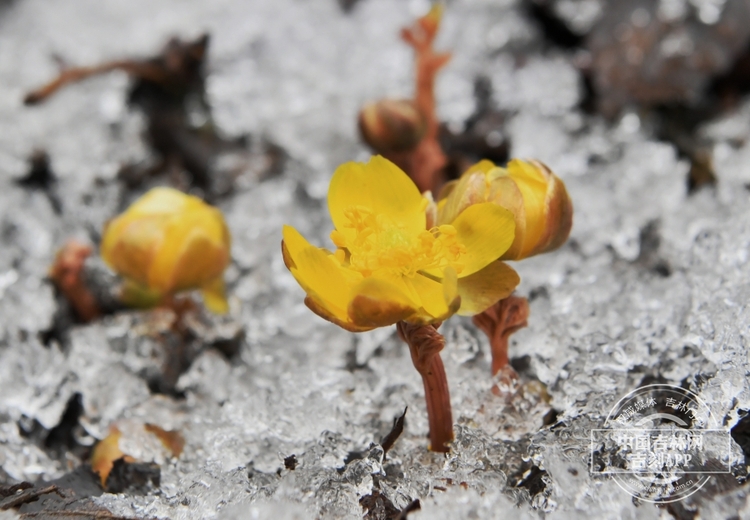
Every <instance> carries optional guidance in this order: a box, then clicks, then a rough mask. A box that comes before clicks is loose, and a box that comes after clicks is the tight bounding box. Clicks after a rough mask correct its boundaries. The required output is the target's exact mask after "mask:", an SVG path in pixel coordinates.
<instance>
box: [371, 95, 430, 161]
mask: <svg viewBox="0 0 750 520" xmlns="http://www.w3.org/2000/svg"><path fill="white" fill-rule="evenodd" d="M426 130H427V124H426V121H425V118H424V116H423V115H422V113H421V112H420V111H419V109H417V106H416V105H415V104H414V102H413V101H410V100H408V99H382V100H380V101H376V102H374V103H369V104H367V105H365V106H364V108H362V110H361V111H360V112H359V131H360V133H361V134H362V139H364V141H365V142H366V143H367V144H369V145H370V146H371V147H372V148H373V150H375V151H376V152H378V153H383V154H387V153H392V152H403V151H405V150H411V149H412V148H414V147H415V146H416V145H417V144H418V143H419V141H421V140H422V137H424V134H425V131H426Z"/></svg>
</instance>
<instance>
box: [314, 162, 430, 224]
mask: <svg viewBox="0 0 750 520" xmlns="http://www.w3.org/2000/svg"><path fill="white" fill-rule="evenodd" d="M423 200H424V199H423V198H422V195H421V194H420V193H419V190H418V189H417V186H416V185H415V184H414V182H413V181H412V180H411V179H410V178H409V177H408V176H407V175H406V174H405V173H404V172H403V171H401V169H400V168H399V167H398V166H396V165H395V164H393V163H392V162H391V161H389V160H388V159H385V158H384V157H381V156H379V155H376V156H374V157H372V158H371V159H370V162H368V163H366V164H363V163H357V162H348V163H346V164H342V165H341V166H339V167H338V168H337V169H336V172H335V173H334V174H333V178H332V179H331V184H330V186H329V188H328V210H329V211H330V213H331V219H332V220H333V225H334V226H335V227H336V229H337V230H338V231H340V232H341V233H344V235H345V236H346V237H347V238H353V236H354V235H353V233H354V232H353V230H352V229H350V228H347V226H348V225H349V219H348V218H347V217H346V216H345V211H346V210H347V209H348V208H350V207H352V206H363V207H366V208H368V209H370V210H371V211H372V212H373V213H375V214H378V215H386V216H387V217H388V218H389V219H391V220H392V221H393V222H398V224H399V225H400V226H403V228H404V229H406V230H407V231H409V232H412V233H415V234H416V233H418V232H420V231H423V230H424V229H425V213H424V209H425V204H424V202H423Z"/></svg>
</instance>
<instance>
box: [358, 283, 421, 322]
mask: <svg viewBox="0 0 750 520" xmlns="http://www.w3.org/2000/svg"><path fill="white" fill-rule="evenodd" d="M409 292H410V291H409V290H408V288H407V287H406V285H405V284H404V283H403V281H400V280H398V279H396V280H389V279H386V278H381V277H378V276H371V277H368V278H365V279H363V280H362V281H361V282H360V283H359V284H358V285H357V286H356V287H354V289H353V290H352V296H353V298H352V300H351V303H350V304H349V309H348V314H349V318H351V321H352V322H353V323H354V324H355V325H357V326H359V327H372V328H375V327H385V326H387V325H393V324H394V323H398V322H399V321H401V320H405V319H407V318H408V317H410V316H412V315H413V314H414V313H415V312H417V310H418V309H419V304H418V302H415V301H414V298H413V297H412V295H410V294H409Z"/></svg>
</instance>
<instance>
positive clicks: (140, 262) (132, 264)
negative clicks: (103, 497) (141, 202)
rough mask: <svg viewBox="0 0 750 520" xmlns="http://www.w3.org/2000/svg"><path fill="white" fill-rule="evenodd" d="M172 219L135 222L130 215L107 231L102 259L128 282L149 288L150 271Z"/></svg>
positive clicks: (156, 216) (138, 220) (150, 218)
mask: <svg viewBox="0 0 750 520" xmlns="http://www.w3.org/2000/svg"><path fill="white" fill-rule="evenodd" d="M166 220H168V217H165V216H163V215H155V216H150V217H141V218H136V219H134V218H132V217H131V216H130V215H128V214H127V213H125V214H123V215H121V216H120V217H118V218H116V219H114V220H113V221H112V222H110V223H109V225H108V226H107V228H106V229H105V231H104V236H103V237H102V245H101V255H102V259H103V260H104V261H105V262H106V263H107V265H109V266H110V267H111V268H112V269H114V270H115V271H117V272H118V273H120V274H121V275H123V276H124V277H126V278H130V279H133V280H136V281H137V282H139V283H141V284H143V285H146V284H148V268H149V266H150V265H151V262H152V261H153V259H154V256H155V255H156V253H157V251H158V249H159V247H160V246H161V243H162V241H163V240H164V231H165V230H164V223H165V221H166Z"/></svg>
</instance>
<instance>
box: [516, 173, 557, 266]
mask: <svg viewBox="0 0 750 520" xmlns="http://www.w3.org/2000/svg"><path fill="white" fill-rule="evenodd" d="M508 175H510V177H511V178H512V179H513V180H515V181H516V185H517V186H518V189H519V190H520V191H521V195H523V205H524V213H525V218H526V236H525V237H524V239H523V244H522V246H521V251H520V253H519V255H518V258H525V257H526V256H529V254H530V253H531V252H532V251H533V249H534V248H535V247H536V245H537V244H538V243H539V242H540V240H541V239H542V236H543V235H544V233H545V229H546V224H547V219H546V218H545V213H546V211H547V200H546V199H547V184H548V183H547V179H546V178H545V177H544V175H543V174H542V172H541V170H540V169H538V168H535V167H534V166H533V165H532V164H530V163H527V162H526V161H521V160H519V159H514V160H512V161H510V162H509V163H508Z"/></svg>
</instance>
